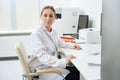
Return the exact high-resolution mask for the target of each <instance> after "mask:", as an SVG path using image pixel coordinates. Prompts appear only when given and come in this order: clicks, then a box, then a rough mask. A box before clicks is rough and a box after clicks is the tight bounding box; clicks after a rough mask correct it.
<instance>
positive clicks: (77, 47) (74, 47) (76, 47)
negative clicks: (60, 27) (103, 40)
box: [73, 44, 81, 50]
mask: <svg viewBox="0 0 120 80" xmlns="http://www.w3.org/2000/svg"><path fill="white" fill-rule="evenodd" d="M73 49H76V50H80V49H81V48H80V46H79V45H77V44H75V45H74V46H73Z"/></svg>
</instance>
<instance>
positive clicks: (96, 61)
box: [88, 55, 101, 66]
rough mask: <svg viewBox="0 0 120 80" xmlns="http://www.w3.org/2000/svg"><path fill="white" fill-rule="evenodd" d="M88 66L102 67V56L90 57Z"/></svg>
mask: <svg viewBox="0 0 120 80" xmlns="http://www.w3.org/2000/svg"><path fill="white" fill-rule="evenodd" d="M88 65H93V66H94V65H95V66H100V65H101V56H100V55H91V56H89V57H88Z"/></svg>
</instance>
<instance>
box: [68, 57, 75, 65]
mask: <svg viewBox="0 0 120 80" xmlns="http://www.w3.org/2000/svg"><path fill="white" fill-rule="evenodd" d="M74 58H76V57H75V56H73V55H68V56H67V57H66V64H69V62H70V60H71V59H74Z"/></svg>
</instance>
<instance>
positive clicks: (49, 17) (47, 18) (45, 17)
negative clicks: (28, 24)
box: [41, 8, 56, 31]
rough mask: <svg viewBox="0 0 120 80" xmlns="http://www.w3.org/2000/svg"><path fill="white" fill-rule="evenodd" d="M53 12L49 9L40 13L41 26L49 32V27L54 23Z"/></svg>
mask: <svg viewBox="0 0 120 80" xmlns="http://www.w3.org/2000/svg"><path fill="white" fill-rule="evenodd" d="M55 18H56V16H55V11H54V10H52V9H51V8H44V9H43V11H42V12H41V20H42V22H43V25H44V26H45V27H46V28H47V30H48V31H49V30H50V29H51V26H52V24H53V22H54V21H55Z"/></svg>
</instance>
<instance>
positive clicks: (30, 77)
mask: <svg viewBox="0 0 120 80" xmlns="http://www.w3.org/2000/svg"><path fill="white" fill-rule="evenodd" d="M15 47H16V52H17V55H18V58H19V60H20V62H21V65H22V68H23V72H24V74H22V76H23V80H35V79H36V78H35V77H34V76H39V75H41V74H45V73H55V74H58V75H61V76H62V72H61V71H59V70H56V69H47V70H38V71H36V72H35V73H31V71H30V68H29V65H28V62H29V58H28V55H27V54H26V50H25V47H24V45H23V43H22V41H18V42H17V43H16V45H15ZM62 77H63V76H62Z"/></svg>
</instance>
